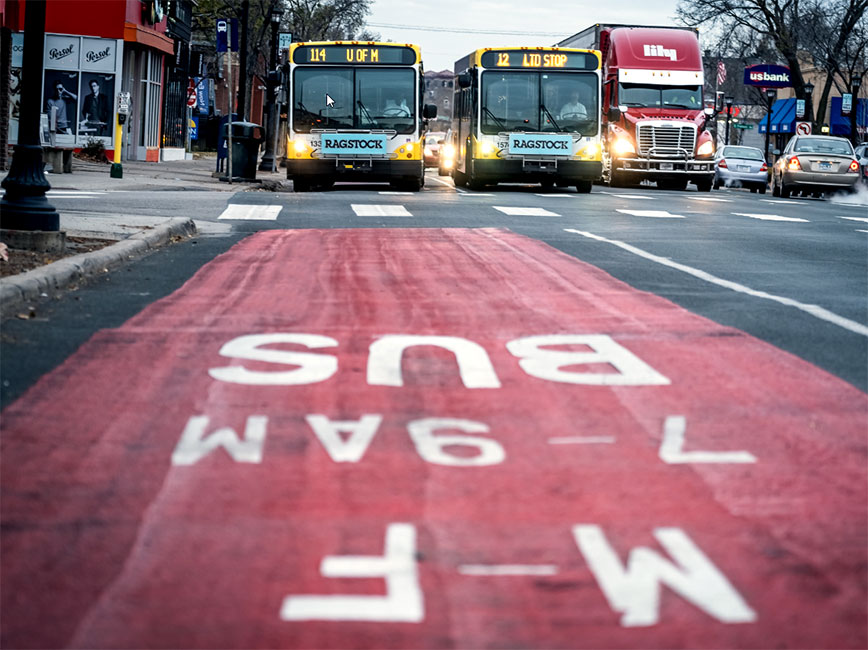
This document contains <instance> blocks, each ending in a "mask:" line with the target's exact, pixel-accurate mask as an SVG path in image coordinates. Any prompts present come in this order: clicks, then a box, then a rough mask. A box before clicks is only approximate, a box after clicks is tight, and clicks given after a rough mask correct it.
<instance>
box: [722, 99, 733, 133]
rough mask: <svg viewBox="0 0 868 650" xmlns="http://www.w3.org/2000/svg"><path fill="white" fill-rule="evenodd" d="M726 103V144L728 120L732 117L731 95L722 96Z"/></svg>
mask: <svg viewBox="0 0 868 650" xmlns="http://www.w3.org/2000/svg"><path fill="white" fill-rule="evenodd" d="M723 102H724V103H725V104H726V144H729V122H730V120H731V119H732V97H726V98H724V100H723Z"/></svg>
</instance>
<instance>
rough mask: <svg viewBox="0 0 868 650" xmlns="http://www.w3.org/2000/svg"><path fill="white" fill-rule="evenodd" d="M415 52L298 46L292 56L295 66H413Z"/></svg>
mask: <svg viewBox="0 0 868 650" xmlns="http://www.w3.org/2000/svg"><path fill="white" fill-rule="evenodd" d="M416 58H417V57H416V52H415V51H414V50H413V48H411V47H403V46H389V45H367V44H358V45H356V44H351V43H347V44H345V45H344V44H341V45H299V46H298V47H297V48H296V49H295V52H293V55H292V62H293V63H297V64H304V63H318V64H323V63H324V64H333V65H413V64H414V63H416Z"/></svg>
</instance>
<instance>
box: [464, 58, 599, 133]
mask: <svg viewBox="0 0 868 650" xmlns="http://www.w3.org/2000/svg"><path fill="white" fill-rule="evenodd" d="M598 83H599V82H598V79H597V76H596V75H594V74H589V73H586V72H530V71H524V70H516V71H509V72H506V71H504V72H501V71H499V70H489V71H486V72H484V73H483V74H482V117H481V128H482V132H483V133H485V134H487V135H493V134H497V133H500V132H501V131H543V132H545V131H549V132H566V131H568V132H578V133H581V134H582V135H584V136H589V135H596V134H597V115H598V110H599V108H598V106H597V95H598V93H597V88H598Z"/></svg>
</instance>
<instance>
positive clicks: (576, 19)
mask: <svg viewBox="0 0 868 650" xmlns="http://www.w3.org/2000/svg"><path fill="white" fill-rule="evenodd" d="M677 4H678V0H615V1H613V0H608V1H607V0H545V1H543V2H540V1H539V0H525V1H520V0H501V1H500V2H495V1H493V0H429V1H428V2H422V1H420V0H374V3H373V5H372V10H371V14H370V16H369V17H368V26H369V28H370V30H371V31H373V32H379V33H380V36H381V37H382V38H383V40H393V41H396V42H399V43H415V44H416V45H419V46H420V47H421V48H422V60H423V62H424V64H425V69H426V70H431V71H437V70H452V68H453V64H454V63H455V61H456V59H460V58H461V57H462V56H464V55H465V54H467V53H469V52H470V51H472V50H475V49H477V48H480V47H502V46H529V45H535V46H541V45H553V44H554V43H556V42H558V41H559V40H562V39H563V38H565V37H567V36H571V35H572V34H575V33H576V32H579V31H581V30H583V29H584V28H585V27H588V26H590V25H593V24H594V23H599V22H613V23H629V24H636V25H673V24H675V7H676V5H677ZM385 25H395V27H386V26H385ZM399 26H400V27H399ZM409 27H413V28H414V29H409ZM419 28H436V30H437V31H423V30H422V29H419ZM441 29H444V30H463V31H440V30H441ZM482 32H508V33H499V34H498V33H482Z"/></svg>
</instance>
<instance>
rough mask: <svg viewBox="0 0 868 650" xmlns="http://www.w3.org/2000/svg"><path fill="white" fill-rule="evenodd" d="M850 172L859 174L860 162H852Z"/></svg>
mask: <svg viewBox="0 0 868 650" xmlns="http://www.w3.org/2000/svg"><path fill="white" fill-rule="evenodd" d="M850 171H851V172H854V173H858V172H859V162H858V161H856V160H853V161H851V162H850Z"/></svg>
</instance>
